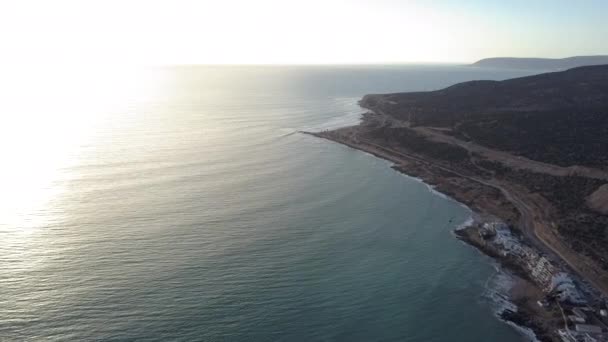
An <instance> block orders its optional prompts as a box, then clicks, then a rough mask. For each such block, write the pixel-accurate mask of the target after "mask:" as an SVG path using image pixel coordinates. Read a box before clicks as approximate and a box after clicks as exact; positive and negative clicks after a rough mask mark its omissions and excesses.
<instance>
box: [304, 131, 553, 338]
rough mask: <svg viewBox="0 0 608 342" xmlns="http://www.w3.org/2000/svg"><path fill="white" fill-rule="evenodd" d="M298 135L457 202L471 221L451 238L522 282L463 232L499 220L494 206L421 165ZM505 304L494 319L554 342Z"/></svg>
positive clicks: (324, 136) (319, 135)
mask: <svg viewBox="0 0 608 342" xmlns="http://www.w3.org/2000/svg"><path fill="white" fill-rule="evenodd" d="M352 127H357V126H349V127H345V128H342V129H349V128H352ZM300 133H303V134H307V135H311V136H314V137H317V138H322V139H326V140H329V141H332V142H336V143H339V144H342V145H345V146H347V147H349V148H352V149H355V150H359V151H362V152H364V153H368V154H370V155H372V156H374V157H376V158H380V159H384V160H387V161H390V162H392V163H393V165H392V166H391V168H392V169H394V170H395V171H397V172H399V173H402V174H404V175H406V176H408V177H411V178H413V179H415V180H417V181H420V182H421V183H423V184H425V185H426V186H427V187H428V188H429V191H431V192H434V193H436V194H437V195H438V196H442V197H444V198H447V199H449V200H453V201H455V202H457V203H458V204H460V205H462V206H464V207H466V208H467V209H468V210H470V211H471V217H470V218H469V219H468V220H467V221H465V222H464V223H462V224H460V225H459V226H457V227H455V228H454V229H453V230H452V233H453V234H454V237H455V238H457V239H459V240H460V241H462V242H463V243H465V244H467V245H469V246H471V247H474V248H475V249H476V250H478V251H479V252H480V253H481V254H483V255H484V256H486V257H489V258H490V259H491V260H493V261H494V262H496V265H497V267H498V268H499V269H498V270H497V272H505V274H513V275H514V276H515V277H516V279H515V282H517V281H520V280H521V278H520V277H519V275H520V274H521V273H522V272H521V271H520V272H514V271H513V270H511V269H510V268H509V267H505V266H506V265H505V264H504V262H503V261H502V260H501V258H500V255H498V254H497V253H492V252H490V251H489V250H484V249H483V248H481V246H479V245H476V244H475V242H474V241H473V240H472V239H467V238H466V235H467V234H466V233H465V232H467V231H469V230H470V229H471V227H475V226H479V225H482V224H483V223H485V222H492V221H497V220H500V219H499V218H498V217H497V216H496V213H497V210H496V209H497V208H496V207H495V206H494V205H490V206H488V204H489V203H488V202H485V204H484V202H483V201H481V202H478V201H475V200H474V199H472V198H471V197H470V196H466V195H464V194H463V193H462V192H459V191H458V190H457V189H455V188H454V187H453V184H449V182H445V179H442V177H441V175H438V174H436V173H433V172H432V171H430V170H428V168H426V169H425V168H424V167H421V166H420V165H416V164H410V165H404V163H403V160H400V159H399V158H396V157H395V156H391V155H390V154H387V153H382V151H379V150H377V149H374V148H365V147H364V146H362V145H357V144H354V143H352V142H349V141H347V140H340V139H336V138H335V137H333V136H331V135H329V134H328V133H329V131H324V132H321V133H314V132H304V131H302V132H300ZM498 211H499V212H500V214H503V215H504V214H505V213H504V212H502V211H501V210H498ZM507 216H508V215H507ZM512 219H513V220H515V219H516V217H512ZM512 286H513V287H515V286H516V285H515V284H513V285H512ZM506 290H507V291H508V292H511V290H512V288H508V289H506ZM508 300H509V303H510V305H509V306H510V307H511V308H506V307H505V308H502V309H500V308H499V310H497V311H496V312H495V314H496V317H497V319H499V320H501V321H503V322H504V323H505V324H508V325H511V326H512V327H513V328H514V329H515V330H517V331H518V332H519V333H521V334H522V335H524V336H526V337H528V338H532V339H533V340H534V341H541V342H544V341H553V340H552V339H551V338H548V337H547V336H545V335H546V334H547V332H546V331H545V330H544V329H542V328H541V327H540V326H539V325H538V324H536V323H535V322H533V321H532V320H529V319H527V317H529V316H530V314H531V313H530V312H522V311H521V308H520V306H518V305H517V303H515V301H514V300H513V298H508ZM534 302H535V301H532V303H530V304H533V303H534ZM520 305H521V303H520ZM513 309H515V310H513ZM516 310H517V311H516ZM505 312H509V313H508V314H505Z"/></svg>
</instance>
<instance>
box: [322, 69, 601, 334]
mask: <svg viewBox="0 0 608 342" xmlns="http://www.w3.org/2000/svg"><path fill="white" fill-rule="evenodd" d="M360 105H361V107H363V108H365V109H367V110H368V112H367V113H365V114H363V118H362V121H361V123H360V124H359V125H356V126H352V127H344V128H340V129H336V130H332V131H323V132H316V133H310V134H312V135H315V136H317V137H320V138H325V139H329V140H332V141H335V142H338V143H341V144H344V145H347V146H350V147H352V148H355V149H359V150H363V151H366V152H369V153H371V154H374V155H376V156H377V157H380V158H384V159H387V160H390V161H392V162H393V163H394V166H393V167H394V168H395V169H396V170H398V171H400V172H403V173H406V174H408V175H412V176H415V177H419V178H421V179H422V180H424V181H425V182H426V183H428V184H431V185H433V186H434V187H435V189H437V190H438V191H440V192H443V193H445V194H447V195H449V196H451V197H453V198H454V199H456V200H458V201H460V202H462V203H464V204H466V205H468V206H469V207H470V208H471V209H472V210H473V211H474V212H475V216H476V218H477V219H476V221H475V222H474V223H473V224H472V225H471V226H469V227H467V228H465V229H463V230H459V231H457V232H456V233H457V236H458V237H459V238H461V239H462V240H464V241H466V242H468V243H470V244H472V245H474V246H476V247H477V248H479V249H480V250H481V251H482V252H484V253H486V254H488V255H490V256H492V257H494V258H496V259H497V260H498V261H499V262H500V263H501V264H502V265H503V266H504V268H505V269H507V270H509V271H511V272H512V273H514V274H516V275H517V276H518V277H519V281H518V285H516V286H515V287H514V289H513V290H512V300H513V302H514V303H515V304H517V309H514V310H506V311H505V312H503V313H502V314H501V316H502V317H503V318H504V319H505V320H509V321H512V322H514V323H516V324H518V325H523V326H527V327H529V328H531V329H533V331H534V332H535V333H536V335H537V338H538V339H539V340H541V341H575V340H577V339H579V338H587V337H589V338H595V339H596V340H597V341H606V340H608V318H607V317H606V316H608V311H607V309H606V298H607V297H606V296H607V295H608V248H606V246H607V245H608V234H607V230H608V185H607V184H608V153H607V151H608V65H600V66H587V67H580V68H575V69H570V70H567V71H561V72H554V73H546V74H540V75H535V76H529V77H522V78H516V79H510V80H505V81H472V82H465V83H460V84H456V85H453V86H451V87H448V88H445V89H442V90H437V91H429V92H414V93H395V94H382V95H380V94H374V95H366V96H365V97H363V99H362V100H361V101H360Z"/></svg>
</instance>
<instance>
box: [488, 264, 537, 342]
mask: <svg viewBox="0 0 608 342" xmlns="http://www.w3.org/2000/svg"><path fill="white" fill-rule="evenodd" d="M493 266H494V269H495V270H496V273H495V274H494V275H493V276H492V277H490V278H488V280H487V281H486V283H485V286H484V289H485V290H484V293H483V297H485V298H487V299H488V300H489V301H490V302H491V303H492V306H493V307H494V315H495V316H496V317H497V318H498V319H499V320H500V321H502V322H503V323H506V324H507V325H509V326H511V327H512V328H514V329H515V330H517V332H519V333H521V334H522V335H524V336H525V337H526V338H528V339H530V341H538V339H537V338H536V334H534V331H532V329H530V328H527V327H523V326H520V325H517V324H515V323H513V322H511V321H508V320H505V319H503V318H502V317H501V314H502V313H503V312H505V311H507V310H509V311H514V312H517V310H518V309H517V305H515V304H514V303H513V302H512V301H511V298H510V295H509V292H510V291H511V289H512V288H513V287H514V286H515V283H516V281H517V277H516V276H515V275H513V274H511V273H509V272H508V271H506V270H504V269H503V268H501V267H500V266H499V265H498V264H497V263H496V262H493Z"/></svg>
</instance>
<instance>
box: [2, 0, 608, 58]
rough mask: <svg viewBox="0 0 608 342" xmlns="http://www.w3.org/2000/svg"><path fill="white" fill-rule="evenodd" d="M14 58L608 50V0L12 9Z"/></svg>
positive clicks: (6, 18) (64, 1)
mask: <svg viewBox="0 0 608 342" xmlns="http://www.w3.org/2000/svg"><path fill="white" fill-rule="evenodd" d="M1 7H2V10H1V11H0V13H1V14H0V28H1V29H2V30H3V31H4V32H11V35H10V36H8V37H5V40H4V46H3V51H4V52H3V61H4V63H10V64H15V63H16V64H21V63H28V64H41V63H42V64H54V63H65V64H90V63H107V64H143V65H159V64H161V65H162V64H358V63H361V64H369V63H412V62H448V63H463V62H474V61H476V60H479V59H482V58H486V57H499V56H510V57H551V58H561V57H568V56H575V55H599V54H608V46H607V43H606V41H605V39H604V38H605V37H606V36H608V26H607V25H604V24H603V19H604V18H605V15H606V14H607V13H608V2H605V1H599V0H591V1H585V2H576V3H572V2H569V1H565V0H558V1H548V0H542V1H535V2H529V1H522V0H517V1H510V2H508V3H503V2H500V1H480V0H471V1H466V2H461V1H455V0H445V1H440V0H437V1H408V2H404V3H402V2H399V1H395V0H379V1H369V0H355V1H345V0H329V1H321V0H311V1H306V2H294V1H278V0H261V1H256V2H255V3H253V2H250V1H245V0H228V1H222V2H216V1H188V0H184V1H142V0H134V1H89V2H81V1H73V0H61V1H53V2H48V1H36V0H29V1H28V0H26V1H19V2H11V3H7V4H3V5H2V6H1Z"/></svg>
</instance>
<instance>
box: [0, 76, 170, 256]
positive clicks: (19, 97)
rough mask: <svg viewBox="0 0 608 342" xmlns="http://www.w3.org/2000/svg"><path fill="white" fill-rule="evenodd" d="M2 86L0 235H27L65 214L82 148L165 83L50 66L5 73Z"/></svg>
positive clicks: (159, 79)
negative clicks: (63, 201) (63, 200)
mask: <svg viewBox="0 0 608 342" xmlns="http://www.w3.org/2000/svg"><path fill="white" fill-rule="evenodd" d="M3 75H4V76H3V79H2V80H1V81H0V93H2V94H3V98H4V100H2V101H0V158H2V163H1V167H0V234H1V235H5V236H4V238H2V237H0V244H2V242H1V241H2V240H5V241H6V237H7V236H6V234H11V233H12V234H15V233H18V234H19V235H22V234H26V233H31V232H32V231H33V230H35V229H36V228H40V227H44V226H45V224H47V223H49V222H50V221H56V220H57V219H59V217H58V215H62V214H65V213H66V211H69V208H56V207H52V204H53V203H57V202H58V201H57V199H58V198H59V197H60V196H61V195H62V194H63V193H64V191H66V188H65V184H66V182H68V181H69V179H70V178H71V177H74V176H77V175H72V174H69V172H68V171H67V170H68V169H69V168H70V167H71V166H74V165H77V164H78V160H79V158H80V157H81V156H80V154H81V153H82V148H81V147H82V146H84V145H85V144H90V143H94V142H93V141H92V139H94V137H95V132H96V131H97V130H99V129H101V127H102V126H103V125H106V124H109V123H111V122H112V120H115V119H117V116H118V115H135V114H136V113H135V114H133V113H131V112H129V111H128V110H127V109H128V108H129V107H130V106H131V107H132V106H133V104H134V103H138V102H141V101H144V100H145V98H146V97H150V96H155V95H157V94H156V92H158V91H160V90H161V88H162V83H163V82H164V80H163V79H162V77H160V76H159V75H160V73H159V72H150V70H149V69H144V68H118V67H112V68H101V67H99V66H95V67H85V66H82V67H69V68H68V67H64V68H61V67H53V68H43V67H39V68H32V67H28V68H21V69H11V70H8V71H6V72H3Z"/></svg>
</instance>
